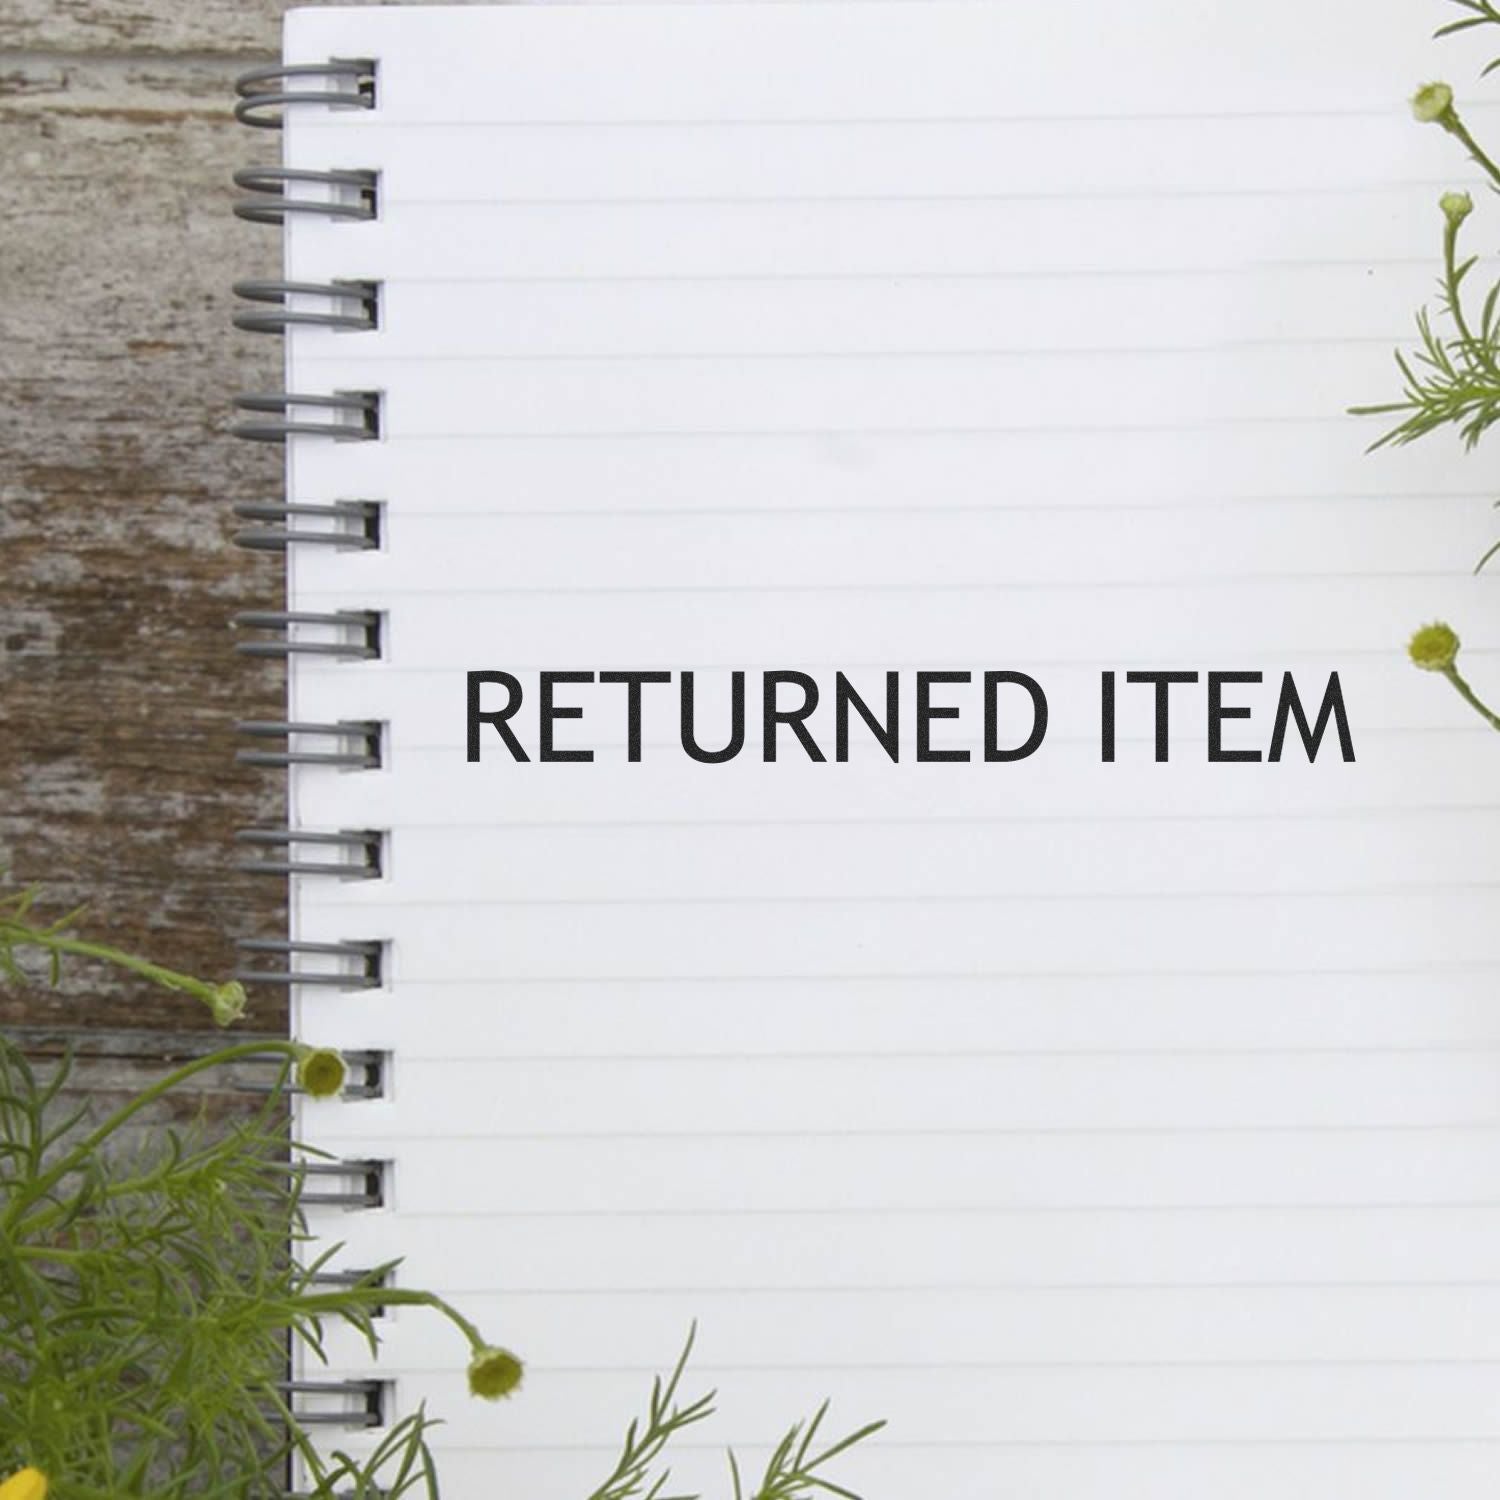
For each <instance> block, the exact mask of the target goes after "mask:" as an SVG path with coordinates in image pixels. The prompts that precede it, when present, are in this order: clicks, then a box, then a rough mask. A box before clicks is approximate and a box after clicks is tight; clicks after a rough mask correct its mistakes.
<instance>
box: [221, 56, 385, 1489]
mask: <svg viewBox="0 0 1500 1500" xmlns="http://www.w3.org/2000/svg"><path fill="white" fill-rule="evenodd" d="M376 85H377V72H376V64H375V62H374V61H373V60H371V59H367V58H330V59H329V60H328V61H327V62H323V63H298V64H291V65H287V66H281V67H269V68H256V69H254V70H253V71H251V72H249V73H245V74H243V75H241V77H240V78H239V79H238V80H237V82H236V84H235V91H236V93H237V95H238V96H239V97H238V102H237V103H236V105H235V111H234V112H235V117H236V118H237V119H239V120H240V121H242V122H243V123H244V124H246V125H253V126H256V127H259V128H261V129H271V130H275V129H280V128H281V125H282V123H283V118H284V115H285V113H286V111H288V110H291V109H300V108H312V107H319V108H324V109H365V110H369V109H373V108H375V106H376V98H377V87H376ZM234 182H235V185H236V186H237V187H239V188H240V189H242V190H243V192H244V193H245V194H246V196H245V197H243V198H241V199H239V200H238V201H237V202H236V203H235V204H234V212H235V214H236V215H237V216H238V217H239V218H241V219H247V220H249V221H251V222H252V223H258V224H273V225H281V224H285V223H286V222H287V220H288V219H290V218H292V217H294V216H315V217H319V218H327V219H335V220H344V221H353V222H358V221H368V220H371V219H374V218H376V217H378V214H379V178H378V174H377V173H376V172H374V171H371V170H367V169H364V168H355V169H332V170H322V171H318V170H309V169H305V168H292V167H251V168H246V169H245V170H243V171H239V172H236V173H235V174H234ZM356 238H357V236H356ZM234 291H235V294H236V296H238V297H239V298H240V299H241V303H242V306H241V307H240V308H239V310H238V311H237V312H236V313H235V314H234V324H235V326H236V327H237V328H240V329H242V330H244V331H246V332H249V333H257V334H273V335H278V334H280V335H284V334H286V333H287V331H288V330H289V329H293V328H322V329H332V330H335V331H339V332H342V333H347V334H349V335H351V336H353V335H357V334H359V333H362V332H368V331H370V330H372V329H374V328H375V327H377V325H378V323H379V319H380V288H379V284H378V283H377V282H374V281H370V280H349V281H342V280H330V281H311V282H309V281H290V280H269V281H267V280H259V281H242V282H239V283H237V284H236V285H235V287H234ZM235 406H236V407H237V408H238V409H239V411H240V412H242V413H246V414H248V415H247V417H246V418H245V419H244V420H241V421H239V422H237V423H236V425H235V426H234V428H233V429H232V430H233V431H234V433H235V435H236V436H237V437H241V438H244V439H246V440H248V441H250V442H258V443H285V442H286V441H287V439H288V438H297V439H298V440H299V441H304V440H305V441H310V440H312V439H314V438H326V439H331V440H332V441H335V442H370V441H373V440H375V439H378V438H379V436H380V432H381V400H380V395H379V393H378V392H374V391H332V392H314V393H308V394H302V393H294V392H288V391H272V392H257V393H251V394H248V395H242V396H240V397H238V398H237V399H236V401H235ZM235 514H236V515H237V516H238V517H239V518H240V519H241V520H242V521H247V522H250V523H252V524H251V525H250V526H249V527H247V528H245V529H243V530H241V531H239V532H238V533H237V534H236V536H235V538H234V540H235V542H236V543H237V544H238V545H239V546H241V547H246V548H249V549H250V550H252V551H257V552H286V551H288V550H289V549H290V548H293V547H299V546H313V547H324V548H328V547H332V548H339V549H348V550H351V551H367V550H370V549H372V548H376V547H378V546H379V545H380V522H381V507H380V505H379V504H378V503H377V502H375V501H370V500H336V501H333V502H331V503H330V502H326V501H323V500H321V497H320V498H319V499H318V501H317V503H302V502H300V501H297V500H295V499H294V498H293V497H288V500H287V502H286V503H282V504H275V503H257V504H241V505H238V506H236V507H235ZM233 623H234V625H235V627H236V628H237V629H239V630H244V631H248V632H252V636H251V638H248V639H241V640H238V641H236V642H235V646H234V649H235V651H236V652H238V653H239V654H241V655H244V656H250V657H257V658H271V659H280V660H289V659H291V658H292V657H294V656H302V657H309V658H320V657H321V658H333V659H337V660H349V661H371V660H378V659H379V657H380V655H381V645H382V624H381V616H380V614H379V612H378V611H375V610H339V611H335V612H331V613H320V612H316V611H304V610H251V611H247V612H245V613H242V614H239V615H236V616H235V618H234V622H233ZM236 729H237V731H238V732H239V733H240V734H241V735H244V736H246V737H247V738H248V739H249V740H250V741H251V742H252V743H251V746H250V747H249V748H246V749H242V750H240V751H238V753H237V755H236V759H237V760H238V761H239V762H240V764H242V765H252V766H260V767H265V768H268V769H273V770H283V769H285V768H288V767H291V766H308V767H322V768H329V769H330V771H331V772H332V773H334V774H341V773H344V772H348V773H351V774H352V773H357V772H359V771H364V770H370V769H373V768H375V767H378V766H379V765H380V763H381V755H382V748H383V738H384V736H383V729H382V726H381V725H380V724H378V723H376V722H374V721H366V720H350V721H343V720H340V721H338V722H336V723H321V722H310V721H300V720H292V719H287V720H285V721H282V720H260V719H252V720H247V721H245V722H243V723H241V724H239V725H237V726H236ZM314 774H323V773H322V772H321V771H320V772H316V773H314ZM235 839H236V842H237V843H238V844H239V845H240V847H241V848H242V849H244V850H245V851H246V855H247V857H246V858H245V859H244V860H242V861H241V862H240V864H239V868H240V869H242V870H246V871H249V872H251V873H254V874H256V875H269V876H272V877H275V878H277V879H288V878H290V877H293V876H295V877H297V878H299V879H316V878H319V877H330V878H336V879H344V880H371V879H377V878H378V877H379V876H380V874H381V869H382V864H383V859H384V848H385V838H384V835H383V834H382V833H380V832H379V831H376V830H368V829H362V830H354V829H343V830H339V831H337V832H307V831H305V830H302V829H297V828H252V829H244V830H241V831H240V832H239V833H237V834H236V835H235ZM237 947H238V951H239V954H240V961H241V964H242V967H241V968H240V969H239V970H237V972H236V974H235V978H236V979H238V980H239V981H240V982H241V983H244V984H261V985H279V986H284V987H286V988H287V989H288V990H290V989H292V988H293V987H294V986H295V987H298V988H304V987H305V988H311V989H314V990H317V991H331V990H368V989H374V988H377V987H379V986H380V985H382V984H383V982H384V969H385V964H384V955H385V944H384V943H382V942H380V941H378V940H375V939H367V938H359V939H344V940H341V941H339V942H314V941H299V940H282V939H266V938H247V939H242V940H241V941H240V942H239V943H238V945H237ZM345 1055H346V1059H347V1061H348V1064H349V1066H350V1069H351V1072H350V1080H349V1082H348V1083H347V1084H346V1085H345V1089H344V1094H345V1097H346V1098H347V1097H355V1098H377V1097H380V1096H382V1095H383V1093H384V1091H385V1084H386V1077H387V1067H388V1060H387V1058H386V1057H385V1056H384V1054H382V1053H379V1052H364V1053H349V1054H345ZM295 1172H296V1176H297V1180H298V1185H299V1193H300V1202H301V1203H302V1204H303V1205H304V1206H306V1207H329V1208H341V1209H350V1210H357V1209H373V1208H379V1207H381V1206H382V1204H383V1203H384V1202H385V1199H386V1191H387V1181H388V1175H389V1164H388V1163H386V1162H383V1161H376V1160H353V1161H327V1160H321V1161H302V1162H299V1163H298V1164H297V1166H296V1168H295ZM372 1274H376V1273H372V1272H368V1271H357V1272H348V1273H341V1274H340V1273H329V1272H320V1273H318V1275H317V1279H318V1280H319V1281H320V1282H322V1283H324V1284H332V1278H333V1277H334V1276H336V1275H339V1276H340V1280H339V1282H338V1284H340V1285H351V1284H354V1282H355V1281H362V1280H367V1279H368V1278H369V1277H370V1276H371V1275H372ZM289 1357H290V1356H289ZM281 1389H282V1392H283V1393H284V1396H285V1399H286V1402H287V1404H288V1406H289V1407H290V1409H291V1411H292V1414H293V1417H294V1419H295V1420H296V1421H298V1422H299V1423H301V1424H302V1425H304V1426H327V1427H332V1426H338V1427H358V1428H373V1427H379V1426H381V1425H383V1424H384V1421H385V1412H386V1409H387V1406H388V1387H387V1385H386V1383H385V1382H383V1381H379V1380H347V1381H342V1380H341V1381H317V1380H295V1379H292V1380H288V1381H287V1382H286V1383H285V1384H284V1385H283V1386H282V1387H281ZM290 1481H291V1474H290V1473H288V1476H287V1486H286V1487H287V1490H288V1492H289V1493H290V1490H291V1485H290Z"/></svg>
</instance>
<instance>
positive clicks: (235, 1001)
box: [208, 979, 245, 1026]
mask: <svg viewBox="0 0 1500 1500" xmlns="http://www.w3.org/2000/svg"><path fill="white" fill-rule="evenodd" d="M208 1008H209V1009H210V1010H211V1011H212V1012H213V1017H214V1023H215V1025H218V1026H233V1025H234V1023H235V1022H236V1021H238V1020H239V1018H240V1017H241V1016H242V1015H244V1014H245V986H244V985H242V984H240V983H239V982H238V981H236V980H233V979H231V980H230V981H229V983H228V984H216V985H212V986H210V988H209V992H208Z"/></svg>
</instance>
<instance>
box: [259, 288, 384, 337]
mask: <svg viewBox="0 0 1500 1500" xmlns="http://www.w3.org/2000/svg"><path fill="white" fill-rule="evenodd" d="M234 294H235V296H236V297H239V298H240V299H241V300H242V301H245V302H257V303H261V304H264V305H265V306H268V307H270V308H271V309H272V310H271V311H270V312H262V311H260V310H259V309H258V308H257V309H250V308H242V309H241V310H240V311H239V312H237V313H235V315H234V319H233V322H234V326H235V327H236V328H239V329H243V330H244V332H246V333H285V332H286V330H287V329H288V328H293V327H296V328H342V329H347V330H349V331H351V332H355V333H367V332H369V331H370V330H371V329H372V328H376V327H378V326H379V321H380V283H379V282H378V281H237V282H235V284H234ZM292 297H321V298H323V299H324V300H325V301H327V302H330V303H332V304H333V307H334V308H348V307H351V306H352V307H353V308H354V311H352V312H337V311H334V310H333V308H330V309H328V310H325V311H323V312H316V311H314V310H312V309H309V308H294V307H291V306H289V305H288V303H289V299H290V298H292Z"/></svg>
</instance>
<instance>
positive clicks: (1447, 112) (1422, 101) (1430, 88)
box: [1411, 83, 1456, 126]
mask: <svg viewBox="0 0 1500 1500" xmlns="http://www.w3.org/2000/svg"><path fill="white" fill-rule="evenodd" d="M1411 112H1412V114H1414V115H1415V116H1416V117H1417V119H1419V120H1420V121H1421V122H1422V123H1423V124H1424V125H1443V126H1446V125H1447V124H1448V123H1449V122H1450V121H1452V120H1454V119H1455V118H1456V116H1455V115H1454V113H1453V90H1452V89H1451V88H1449V87H1448V85H1447V84H1446V83H1424V84H1423V85H1422V87H1421V88H1419V89H1418V90H1417V91H1416V93H1415V94H1413V95H1412V96H1411Z"/></svg>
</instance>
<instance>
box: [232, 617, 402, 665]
mask: <svg viewBox="0 0 1500 1500" xmlns="http://www.w3.org/2000/svg"><path fill="white" fill-rule="evenodd" d="M232 623H233V624H234V625H235V626H236V627H237V628H239V629H242V630H269V631H271V632H272V639H271V640H256V641H236V642H235V645H234V649H235V650H236V651H238V652H239V653H240V655H241V656H336V657H342V658H343V659H345V660H347V661H376V660H378V659H379V657H380V615H379V613H378V612H377V611H375V610H372V609H345V610H338V611H335V612H334V613H331V614H322V613H319V612H317V611H309V610H284V609H251V610H245V611H243V612H242V613H240V614H237V615H235V616H233V620H232ZM299 626H301V627H304V628H305V630H306V631H307V632H309V634H308V635H304V634H298V633H296V632H297V628H298V627H299ZM316 630H322V631H326V632H328V633H329V634H330V635H331V637H332V639H324V638H321V637H319V638H311V636H310V633H311V632H312V631H316Z"/></svg>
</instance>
